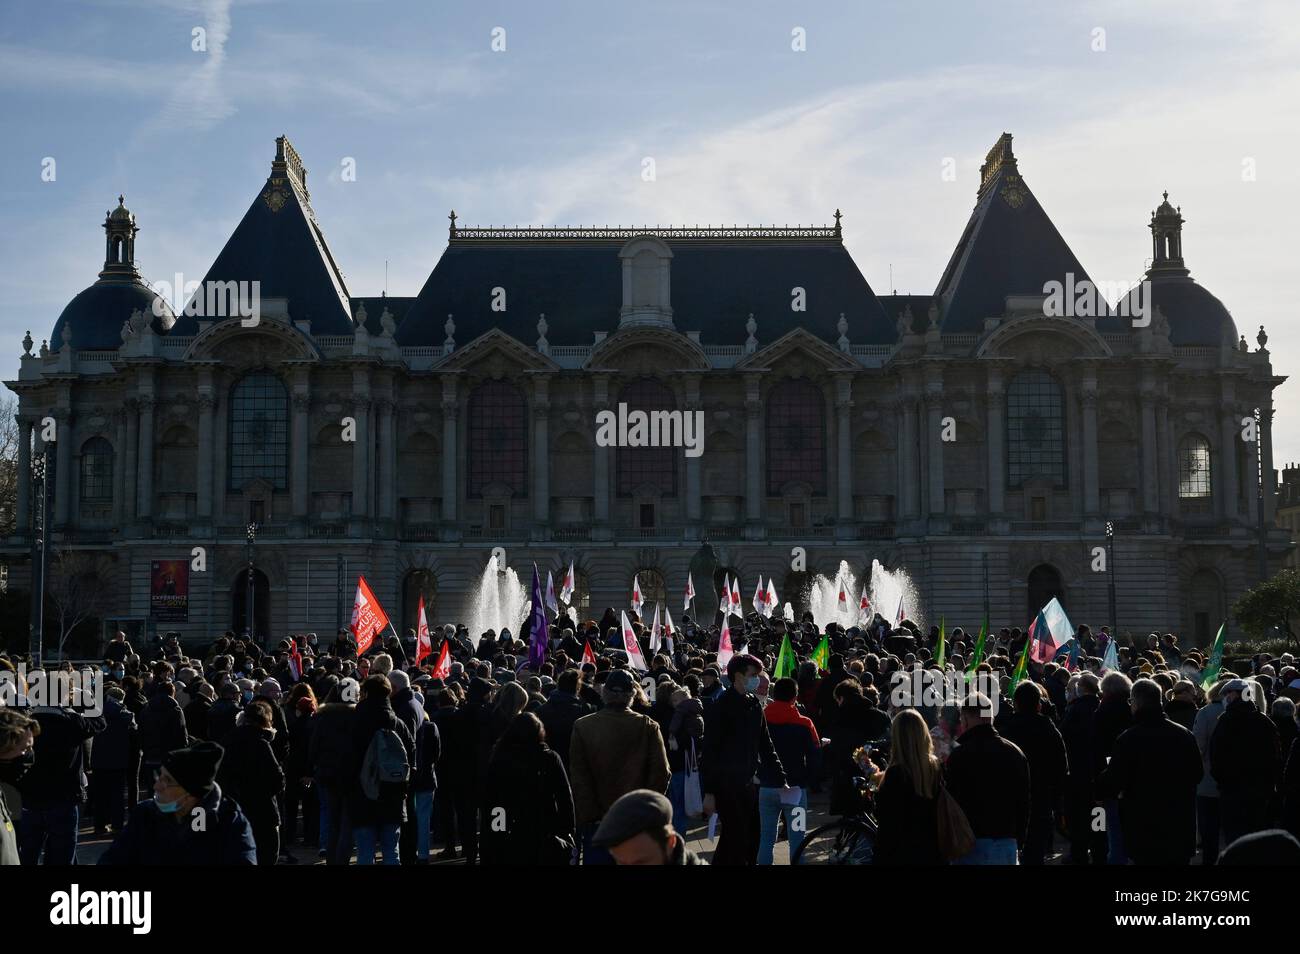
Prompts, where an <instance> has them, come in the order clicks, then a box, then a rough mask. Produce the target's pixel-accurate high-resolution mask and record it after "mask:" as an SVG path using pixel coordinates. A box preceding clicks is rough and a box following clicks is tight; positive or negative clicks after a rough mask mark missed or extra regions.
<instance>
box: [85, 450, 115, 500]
mask: <svg viewBox="0 0 1300 954" xmlns="http://www.w3.org/2000/svg"><path fill="white" fill-rule="evenodd" d="M81 499H82V500H86V501H104V500H112V499H113V445H112V444H110V443H109V442H108V441H107V440H105V439H104V438H102V437H92V438H91V439H90V440H88V441H86V443H84V444H82V445H81Z"/></svg>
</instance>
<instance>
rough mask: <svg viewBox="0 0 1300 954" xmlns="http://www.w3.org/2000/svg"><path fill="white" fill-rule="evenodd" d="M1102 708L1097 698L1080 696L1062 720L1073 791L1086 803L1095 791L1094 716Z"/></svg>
mask: <svg viewBox="0 0 1300 954" xmlns="http://www.w3.org/2000/svg"><path fill="white" fill-rule="evenodd" d="M1099 705H1101V699H1100V698H1099V697H1098V696H1090V695H1081V696H1079V697H1078V698H1076V699H1075V700H1074V701H1073V702H1071V703H1070V704H1069V705H1067V706H1066V707H1065V715H1064V717H1062V719H1061V738H1062V739H1064V740H1065V755H1066V762H1067V769H1068V771H1069V784H1070V788H1071V789H1073V790H1074V791H1075V792H1077V793H1078V794H1079V797H1081V798H1084V799H1089V800H1090V799H1091V798H1092V789H1093V777H1094V772H1093V763H1094V755H1093V748H1094V745H1093V740H1094V734H1093V733H1094V729H1093V716H1095V715H1096V714H1097V707H1098V706H1099Z"/></svg>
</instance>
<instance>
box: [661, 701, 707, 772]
mask: <svg viewBox="0 0 1300 954" xmlns="http://www.w3.org/2000/svg"><path fill="white" fill-rule="evenodd" d="M703 739H704V703H702V702H701V701H700V700H699V699H683V700H682V701H681V702H679V703H678V704H677V708H676V709H674V710H673V717H672V719H671V720H670V721H669V723H668V734H667V735H666V736H664V746H665V747H666V749H667V752H668V769H669V771H672V772H685V771H686V757H687V755H689V754H690V751H691V743H692V742H694V743H695V755H696V758H698V757H699V754H700V747H701V746H700V743H701V741H702V740H703Z"/></svg>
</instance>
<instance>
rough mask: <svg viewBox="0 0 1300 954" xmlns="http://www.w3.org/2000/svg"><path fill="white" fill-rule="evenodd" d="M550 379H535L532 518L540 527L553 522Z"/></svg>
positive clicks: (544, 377) (543, 377)
mask: <svg viewBox="0 0 1300 954" xmlns="http://www.w3.org/2000/svg"><path fill="white" fill-rule="evenodd" d="M550 383H551V381H550V378H549V377H547V376H546V375H545V374H537V375H534V377H533V453H532V458H533V519H534V520H535V521H536V522H537V524H538V525H539V526H545V525H546V524H548V523H549V522H550V520H551V398H550Z"/></svg>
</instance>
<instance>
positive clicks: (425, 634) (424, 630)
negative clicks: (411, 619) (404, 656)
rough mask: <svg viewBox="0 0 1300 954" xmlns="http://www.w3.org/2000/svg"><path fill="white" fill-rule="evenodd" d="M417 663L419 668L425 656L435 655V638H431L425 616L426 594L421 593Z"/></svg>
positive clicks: (418, 615) (417, 616) (418, 617)
mask: <svg viewBox="0 0 1300 954" xmlns="http://www.w3.org/2000/svg"><path fill="white" fill-rule="evenodd" d="M416 619H417V620H418V623H417V624H416V625H417V626H418V627H419V628H418V629H417V630H416V632H415V665H416V667H417V668H418V667H419V665H420V662H421V661H422V660H423V659H424V657H425V656H432V655H433V640H432V639H430V638H429V621H428V620H427V619H425V616H424V594H423V593H421V594H420V608H419V610H418V611H417V613H416Z"/></svg>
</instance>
